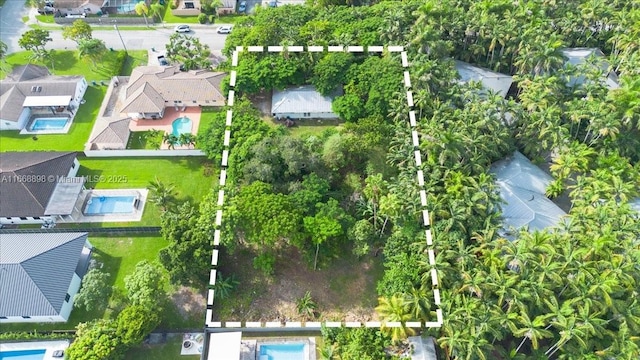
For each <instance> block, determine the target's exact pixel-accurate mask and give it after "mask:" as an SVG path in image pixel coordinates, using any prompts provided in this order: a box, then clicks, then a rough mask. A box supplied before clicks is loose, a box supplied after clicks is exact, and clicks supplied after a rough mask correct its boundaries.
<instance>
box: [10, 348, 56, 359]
mask: <svg viewBox="0 0 640 360" xmlns="http://www.w3.org/2000/svg"><path fill="white" fill-rule="evenodd" d="M46 352H47V350H40V349H36V350H15V351H0V360H42V359H44V354H45V353H46Z"/></svg>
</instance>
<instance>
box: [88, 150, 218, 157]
mask: <svg viewBox="0 0 640 360" xmlns="http://www.w3.org/2000/svg"><path fill="white" fill-rule="evenodd" d="M84 154H85V156H86V157H165V156H166V157H179V156H206V155H205V153H204V151H202V150H198V149H191V150H85V151H84Z"/></svg>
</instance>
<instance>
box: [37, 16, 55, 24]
mask: <svg viewBox="0 0 640 360" xmlns="http://www.w3.org/2000/svg"><path fill="white" fill-rule="evenodd" d="M36 19H38V21H39V22H40V23H44V24H55V23H56V22H55V21H54V20H53V15H36Z"/></svg>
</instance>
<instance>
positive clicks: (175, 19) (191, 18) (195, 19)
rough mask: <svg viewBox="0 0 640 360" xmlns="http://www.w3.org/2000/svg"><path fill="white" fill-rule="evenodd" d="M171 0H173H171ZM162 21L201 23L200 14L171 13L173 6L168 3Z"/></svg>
mask: <svg viewBox="0 0 640 360" xmlns="http://www.w3.org/2000/svg"><path fill="white" fill-rule="evenodd" d="M169 1H171V0H169ZM162 21H164V22H166V23H170V24H199V22H198V16H175V15H173V14H172V13H171V7H170V6H169V4H168V3H167V6H166V9H165V12H164V17H163V18H162Z"/></svg>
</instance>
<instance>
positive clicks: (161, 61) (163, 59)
mask: <svg viewBox="0 0 640 360" xmlns="http://www.w3.org/2000/svg"><path fill="white" fill-rule="evenodd" d="M158 63H159V64H160V66H168V65H169V61H167V58H166V57H164V55H160V56H158Z"/></svg>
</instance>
